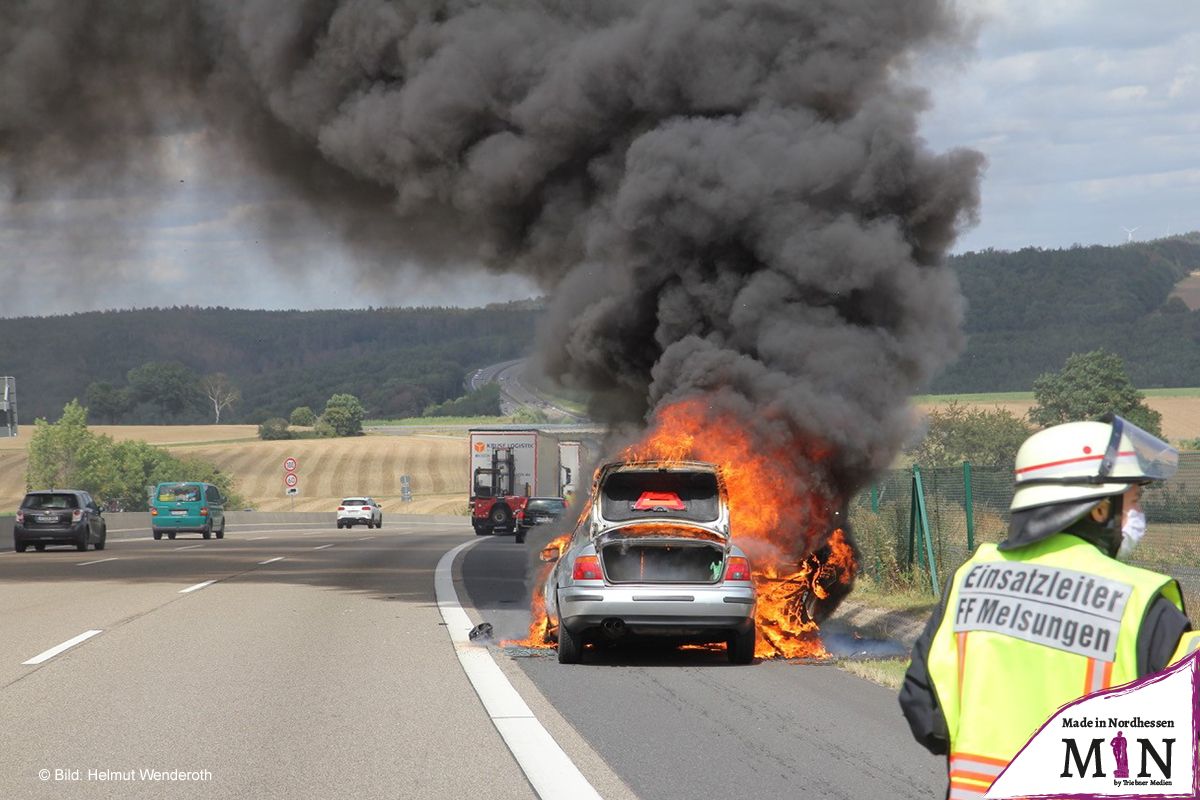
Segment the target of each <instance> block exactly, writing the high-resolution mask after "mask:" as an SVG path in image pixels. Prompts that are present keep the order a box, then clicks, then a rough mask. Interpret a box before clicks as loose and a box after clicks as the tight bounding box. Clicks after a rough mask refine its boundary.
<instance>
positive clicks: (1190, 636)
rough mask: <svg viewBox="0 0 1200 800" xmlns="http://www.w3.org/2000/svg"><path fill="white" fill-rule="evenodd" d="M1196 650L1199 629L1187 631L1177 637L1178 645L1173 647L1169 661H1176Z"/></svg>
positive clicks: (1199, 639) (1198, 642)
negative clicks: (1173, 651) (1172, 653)
mask: <svg viewBox="0 0 1200 800" xmlns="http://www.w3.org/2000/svg"><path fill="white" fill-rule="evenodd" d="M1197 650H1200V631H1189V632H1188V633H1185V634H1184V635H1183V636H1180V637H1179V647H1177V648H1175V654H1174V655H1173V656H1171V663H1172V664H1175V663H1178V662H1180V661H1182V660H1183V659H1185V658H1187V657H1188V656H1190V655H1191V654H1192V653H1194V652H1196V651H1197Z"/></svg>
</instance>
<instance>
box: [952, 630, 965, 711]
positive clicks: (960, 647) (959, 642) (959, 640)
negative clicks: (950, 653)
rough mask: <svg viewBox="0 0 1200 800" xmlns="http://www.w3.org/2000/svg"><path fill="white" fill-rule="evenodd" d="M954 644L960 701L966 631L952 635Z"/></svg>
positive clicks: (959, 697)
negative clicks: (956, 656) (956, 654)
mask: <svg viewBox="0 0 1200 800" xmlns="http://www.w3.org/2000/svg"><path fill="white" fill-rule="evenodd" d="M954 645H955V648H956V650H957V651H958V700H959V702H960V703H961V702H962V686H963V668H964V667H965V666H966V664H967V633H966V632H965V631H964V632H963V633H958V634H955V635H954Z"/></svg>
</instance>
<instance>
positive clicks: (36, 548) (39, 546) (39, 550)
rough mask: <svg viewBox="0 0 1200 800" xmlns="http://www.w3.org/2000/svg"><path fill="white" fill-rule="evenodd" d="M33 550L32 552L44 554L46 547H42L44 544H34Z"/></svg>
mask: <svg viewBox="0 0 1200 800" xmlns="http://www.w3.org/2000/svg"><path fill="white" fill-rule="evenodd" d="M33 549H34V550H37V551H38V552H39V553H44V552H46V545H44V544H35V545H34V546H33Z"/></svg>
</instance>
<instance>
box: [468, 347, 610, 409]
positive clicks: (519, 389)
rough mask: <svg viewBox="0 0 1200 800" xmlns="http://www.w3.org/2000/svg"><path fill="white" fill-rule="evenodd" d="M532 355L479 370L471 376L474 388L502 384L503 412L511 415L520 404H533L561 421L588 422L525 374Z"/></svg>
mask: <svg viewBox="0 0 1200 800" xmlns="http://www.w3.org/2000/svg"><path fill="white" fill-rule="evenodd" d="M528 368H529V359H524V358H522V359H516V360H513V361H502V362H500V363H499V364H491V365H490V366H487V367H483V368H482V369H478V370H476V371H475V372H474V373H473V374H472V375H471V377H470V379H469V380H468V386H469V388H470V389H472V390H475V389H480V388H482V387H483V386H486V385H487V384H489V383H496V384H499V386H500V412H501V413H502V414H505V415H509V414H512V413H514V412H515V411H517V409H520V408H532V409H535V410H537V411H541V412H542V413H544V414H546V416H547V417H549V418H550V419H551V420H555V421H560V422H568V423H570V422H586V421H587V418H586V417H584V416H583V415H581V414H577V413H575V412H574V411H571V410H570V409H567V408H563V407H562V406H561V405H558V404H557V403H555V402H554V401H553V400H552V399H551V398H548V397H546V396H545V395H543V394H541V393H540V392H538V391H537V389H536V387H534V386H533V385H532V384H531V383H530V382H529V381H528V379H527V378H526V377H525V375H526V370H527V369H528Z"/></svg>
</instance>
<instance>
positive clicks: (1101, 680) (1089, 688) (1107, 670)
mask: <svg viewBox="0 0 1200 800" xmlns="http://www.w3.org/2000/svg"><path fill="white" fill-rule="evenodd" d="M1112 673H1113V665H1112V662H1111V661H1098V660H1096V659H1094V658H1089V659H1088V665H1087V675H1086V676H1085V677H1084V679H1083V694H1091V693H1092V692H1098V691H1100V690H1101V689H1107V688H1108V687H1110V686H1112Z"/></svg>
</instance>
